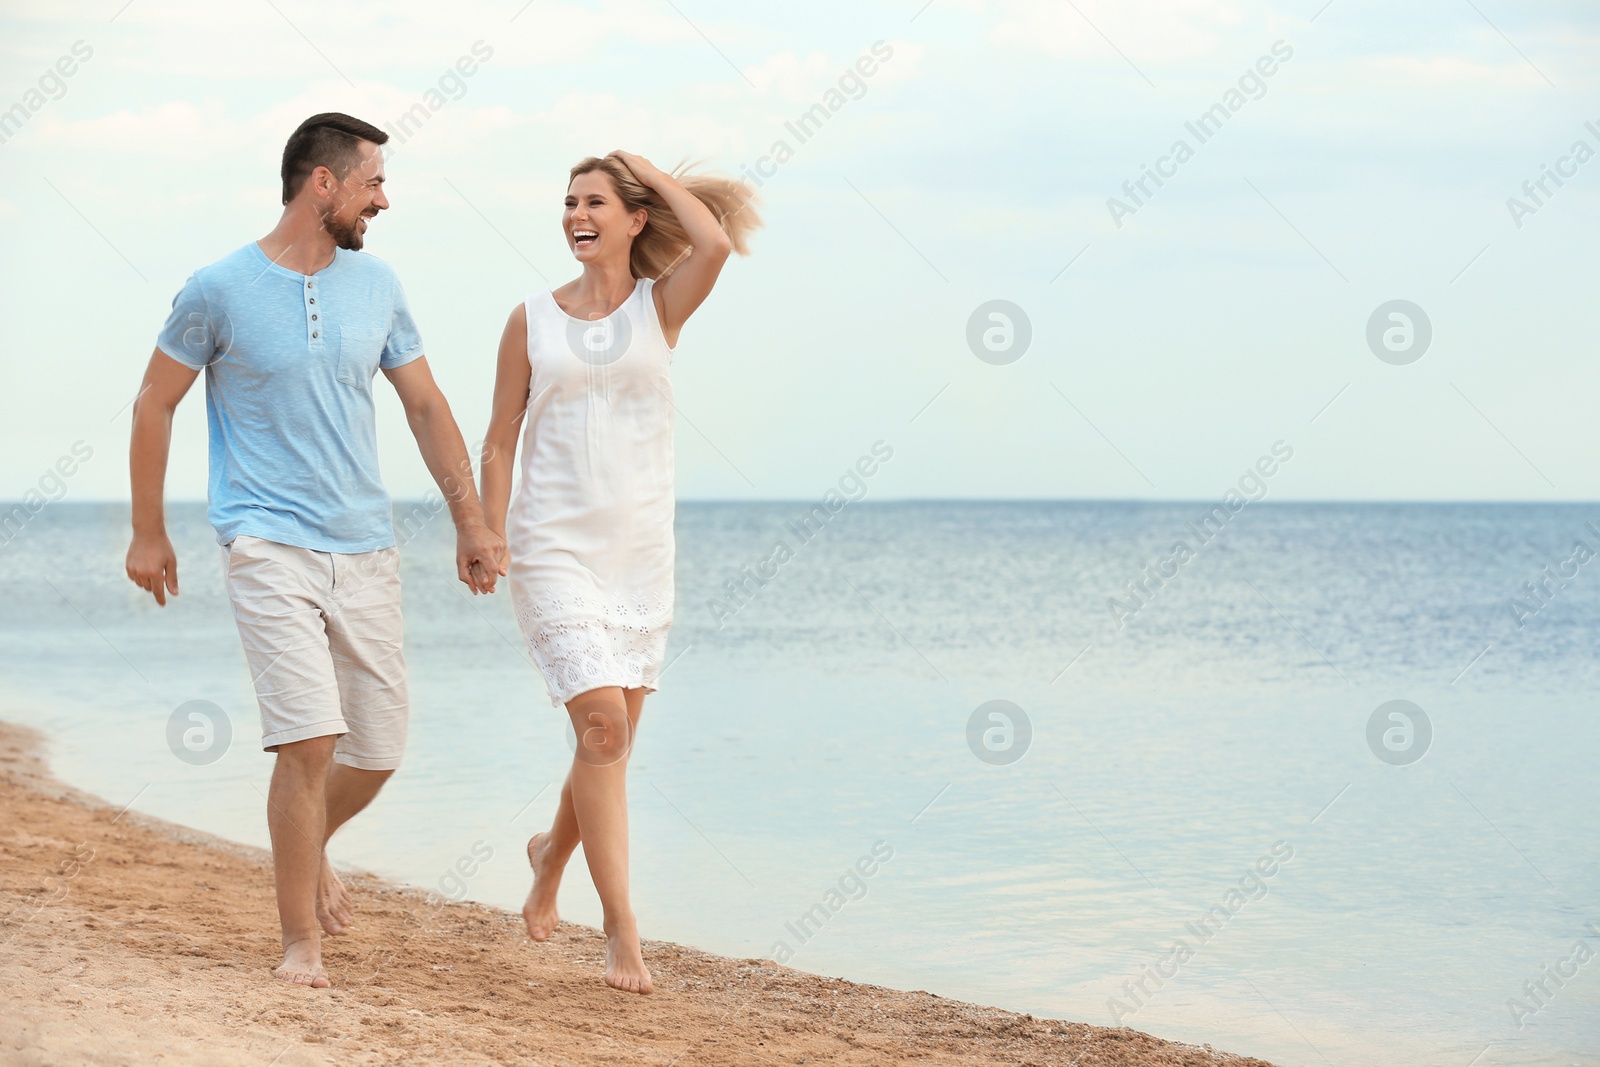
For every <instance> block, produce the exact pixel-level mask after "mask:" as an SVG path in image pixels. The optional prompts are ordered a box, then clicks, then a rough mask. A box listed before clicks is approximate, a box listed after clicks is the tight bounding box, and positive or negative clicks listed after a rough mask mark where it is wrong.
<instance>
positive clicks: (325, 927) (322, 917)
mask: <svg viewBox="0 0 1600 1067" xmlns="http://www.w3.org/2000/svg"><path fill="white" fill-rule="evenodd" d="M354 918H355V913H354V912H352V911H351V910H350V892H349V890H347V889H345V887H344V882H342V881H340V880H339V875H338V873H337V872H335V871H334V869H333V864H331V863H329V862H328V856H327V853H323V856H322V875H321V877H319V878H318V879H317V922H319V923H321V924H322V932H323V933H325V934H327V935H328V936H330V937H332V936H333V935H334V934H341V933H343V932H344V928H345V927H347V926H349V925H350V920H352V919H354Z"/></svg>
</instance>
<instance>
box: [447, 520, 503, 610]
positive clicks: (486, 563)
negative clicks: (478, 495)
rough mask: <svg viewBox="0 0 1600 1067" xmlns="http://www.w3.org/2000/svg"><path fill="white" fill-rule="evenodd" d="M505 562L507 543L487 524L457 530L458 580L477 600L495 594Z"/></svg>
mask: <svg viewBox="0 0 1600 1067" xmlns="http://www.w3.org/2000/svg"><path fill="white" fill-rule="evenodd" d="M506 558H507V553H506V539H505V538H503V537H501V536H500V535H499V534H497V533H495V532H494V531H493V530H491V529H489V527H488V526H487V525H485V524H484V523H482V522H478V521H474V520H469V521H467V522H464V523H462V524H461V525H460V526H457V527H456V576H457V577H458V578H460V579H461V580H462V581H463V582H465V583H466V586H467V588H468V589H471V590H472V592H473V595H474V596H476V595H477V594H478V593H492V592H494V584H495V582H497V581H499V579H500V576H501V575H503V574H505V573H506V564H505V561H506Z"/></svg>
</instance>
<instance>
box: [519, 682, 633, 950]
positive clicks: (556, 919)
mask: <svg viewBox="0 0 1600 1067" xmlns="http://www.w3.org/2000/svg"><path fill="white" fill-rule="evenodd" d="M622 695H623V698H624V699H625V700H626V701H627V705H628V724H629V726H630V728H631V732H630V737H634V738H636V737H638V735H639V713H640V712H641V711H643V710H644V696H645V691H644V690H643V689H624V690H623V691H622ZM582 836H583V835H582V833H581V831H580V830H579V829H578V813H577V811H576V810H575V809H574V808H573V806H572V772H571V771H570V770H569V771H568V772H567V778H566V781H564V782H563V783H562V784H561V802H560V803H559V804H558V805H557V806H556V814H555V818H554V819H552V820H551V822H550V829H549V830H546V831H543V832H541V833H537V834H534V835H533V836H532V837H530V838H528V865H529V866H530V867H532V868H533V888H531V889H529V890H528V899H527V900H526V901H525V902H524V903H523V905H522V921H523V922H524V923H526V924H527V927H528V936H529V937H531V938H533V939H534V940H535V941H545V940H548V939H549V937H550V935H552V934H554V933H555V931H556V926H557V925H558V924H559V923H560V922H561V913H560V911H559V910H558V909H557V908H556V895H557V892H558V891H559V890H560V888H561V875H562V874H563V873H564V872H565V871H566V869H567V861H569V860H570V859H572V853H573V851H574V850H576V849H577V847H578V843H579V841H581V840H582Z"/></svg>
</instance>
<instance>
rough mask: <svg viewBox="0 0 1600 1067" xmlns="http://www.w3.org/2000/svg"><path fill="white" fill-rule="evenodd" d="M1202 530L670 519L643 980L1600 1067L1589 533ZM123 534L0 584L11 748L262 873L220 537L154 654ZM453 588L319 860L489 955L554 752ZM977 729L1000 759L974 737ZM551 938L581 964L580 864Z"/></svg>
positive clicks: (196, 524)
mask: <svg viewBox="0 0 1600 1067" xmlns="http://www.w3.org/2000/svg"><path fill="white" fill-rule="evenodd" d="M413 507H414V505H398V506H397V511H399V512H401V513H408V512H410V511H411V510H412V508H413ZM1205 508H1206V505H1203V504H1199V503H1173V504H1121V503H1065V502H1063V503H994V502H975V503H966V502H924V503H873V502H862V503H855V504H851V505H849V506H848V507H846V508H845V509H844V510H843V511H842V512H840V513H839V514H837V515H835V516H833V517H832V519H831V521H830V522H829V523H828V524H827V526H826V528H825V529H823V530H822V531H821V532H820V533H818V534H817V535H816V536H814V537H812V538H811V539H810V540H809V541H801V540H800V539H799V538H798V537H797V536H796V534H795V533H794V532H793V529H794V526H792V525H791V524H794V525H798V523H799V520H800V518H801V516H802V515H803V514H804V513H805V509H806V506H805V505H803V504H799V503H773V504H687V503H686V504H680V505H679V512H678V531H677V532H678V559H679V562H678V604H677V622H676V623H675V624H674V628H673V631H672V638H671V641H670V645H669V649H668V659H669V661H670V667H669V668H668V670H667V672H666V674H665V676H664V677H663V680H662V686H661V691H660V692H659V693H658V694H656V695H655V696H653V697H651V698H650V699H649V701H648V702H647V705H646V708H645V718H644V726H643V728H642V730H641V733H640V737H639V739H638V745H637V749H636V753H635V756H634V762H633V765H632V771H631V775H630V782H631V787H630V792H631V797H630V799H631V804H632V818H633V850H634V852H633V856H634V858H633V872H634V874H633V879H634V890H635V901H636V906H637V910H638V913H639V919H640V925H641V927H642V929H643V930H644V931H645V933H646V935H647V936H648V937H652V938H659V939H664V940H671V941H678V942H683V943H687V944H691V945H697V946H700V947H703V948H706V949H710V950H713V951H716V952H721V953H726V954H729V955H734V956H741V957H751V956H767V957H771V956H774V955H776V956H777V957H778V958H780V959H784V960H787V961H788V962H789V963H790V964H791V965H793V966H796V967H801V968H804V969H806V970H810V971H815V972H819V973H823V974H828V975H842V976H845V977H849V978H853V979H857V980H862V981H869V982H876V983H881V984H885V985H890V986H896V987H900V988H906V989H926V990H929V991H932V992H935V993H939V994H941V995H943V996H949V997H957V998H961V999H966V1000H973V1001H978V1002H983V1003H992V1004H999V1005H1002V1006H1005V1007H1009V1008H1013V1009H1016V1010H1019V1011H1029V1012H1032V1013H1034V1014H1035V1015H1044V1016H1055V1017H1061V1018H1066V1019H1075V1020H1082V1021H1086V1022H1091V1023H1098V1024H1103V1025H1109V1024H1112V1023H1113V1022H1120V1023H1122V1024H1125V1025H1129V1026H1133V1027H1135V1028H1137V1029H1140V1030H1146V1031H1149V1032H1151V1033H1154V1034H1158V1035H1161V1036H1164V1037H1171V1038H1177V1039H1181V1040H1186V1041H1192V1042H1197V1043H1198V1042H1205V1043H1210V1044H1213V1045H1215V1046H1217V1047H1219V1048H1225V1049H1228V1050H1231V1051H1234V1052H1240V1053H1252V1054H1256V1055H1260V1056H1262V1057H1265V1058H1267V1059H1270V1060H1273V1061H1275V1062H1277V1063H1279V1064H1283V1065H1285V1067H1289V1065H1294V1067H1300V1065H1307V1067H1309V1065H1320V1064H1334V1065H1339V1067H1344V1065H1347V1064H1348V1065H1356V1064H1385V1065H1386V1064H1440V1065H1454V1067H1467V1065H1468V1064H1475V1065H1476V1067H1495V1065H1508V1064H1518V1065H1546V1067H1566V1065H1569V1064H1580V1063H1582V1064H1594V1063H1597V1062H1600V1053H1597V1051H1596V1050H1597V1049H1600V961H1596V960H1591V959H1590V957H1591V956H1594V955H1600V822H1597V816H1600V719H1597V715H1596V710H1597V703H1600V702H1597V699H1596V694H1597V692H1600V656H1597V655H1596V652H1597V642H1600V560H1597V561H1594V562H1587V557H1586V555H1585V554H1583V553H1580V554H1579V555H1580V556H1581V557H1583V558H1584V560H1585V562H1582V563H1580V562H1578V560H1577V559H1574V558H1573V556H1574V552H1573V546H1574V542H1575V541H1580V540H1581V541H1583V542H1585V543H1586V544H1587V545H1588V546H1590V547H1592V548H1594V549H1597V550H1600V534H1596V532H1595V530H1594V529H1592V528H1590V527H1588V526H1587V525H1586V524H1587V523H1588V522H1589V521H1591V520H1593V521H1595V523H1596V525H1597V526H1600V505H1595V506H1586V505H1551V506H1530V505H1505V506H1500V505H1478V504H1474V505H1291V504H1271V503H1261V504H1252V505H1250V506H1248V507H1247V508H1245V509H1244V510H1243V511H1242V512H1240V513H1239V514H1237V515H1235V516H1233V517H1232V518H1231V520H1230V521H1228V522H1227V523H1226V525H1225V527H1224V528H1223V529H1222V531H1221V532H1220V533H1218V534H1217V535H1216V536H1214V537H1213V538H1211V540H1210V541H1209V543H1203V542H1202V541H1201V540H1200V539H1199V538H1198V537H1197V536H1196V535H1195V532H1194V531H1193V530H1192V529H1190V528H1189V526H1188V524H1190V523H1198V521H1199V520H1200V518H1201V516H1202V515H1203V514H1204V513H1205ZM126 526H127V518H126V509H125V507H124V506H116V505H94V504H73V503H60V504H51V505H49V506H48V507H46V508H45V509H44V510H43V511H41V512H40V513H39V514H38V515H37V516H36V517H34V518H33V519H32V520H31V522H29V523H28V524H27V526H26V527H25V528H24V529H23V530H22V532H21V533H20V534H19V535H18V536H17V537H15V539H13V540H12V541H10V543H9V544H4V545H3V546H0V589H3V601H0V603H3V605H4V612H3V617H0V700H3V704H0V717H4V718H7V719H11V720H14V721H20V722H24V723H28V724H31V725H33V726H36V727H39V728H41V729H43V730H44V731H46V733H47V734H48V735H49V736H50V738H51V749H50V756H51V759H52V760H53V763H54V766H55V769H56V771H57V773H58V774H60V775H61V776H62V777H64V778H65V779H67V780H68V781H70V782H72V783H73V784H75V785H78V786H81V787H83V788H86V789H88V790H91V791H93V792H95V793H97V794H99V795H101V796H103V797H105V798H106V799H107V800H109V801H111V802H113V803H115V804H118V805H120V804H123V803H127V802H129V801H132V802H133V807H134V809H135V810H137V811H140V812H146V813H148V814H151V815H155V816H159V817H162V818H165V819H171V820H174V821H177V822H180V823H185V824H188V825H191V826H195V827H199V828H201V829H204V830H208V831H211V832H214V833H217V834H221V835H223V836H226V837H229V838H233V839H236V840H239V841H244V842H248V843H251V844H256V845H261V846H265V845H266V844H267V834H266V826H265V820H264V816H263V808H264V801H263V799H262V793H261V792H260V790H263V789H264V788H265V783H266V781H267V778H268V775H269V773H270V764H271V760H270V758H269V757H268V756H266V755H264V754H262V753H261V752H260V750H259V740H260V730H259V726H258V723H257V718H256V711H255V704H254V699H253V696H252V694H251V690H250V678H249V675H248V673H247V671H246V669H245V665H244V659H243V655H242V653H241V651H240V649H239V644H238V636H237V633H236V631H235V629H234V626H233V621H232V617H231V615H230V613H229V611H228V607H227V602H226V600H225V599H224V597H223V595H222V591H221V582H220V568H219V559H218V550H217V548H216V547H215V545H214V544H213V543H212V540H211V530H210V527H209V526H208V525H207V524H206V522H205V516H204V509H203V507H201V506H198V505H179V506H176V507H174V508H173V519H172V527H173V537H174V541H175V543H176V544H177V547H178V552H179V559H180V575H181V578H182V584H183V590H184V592H183V595H182V596H181V597H179V598H178V599H177V600H176V601H175V602H173V603H172V604H170V605H169V606H168V607H167V608H166V609H165V610H158V609H157V608H156V607H155V605H154V604H153V602H151V601H150V600H149V598H148V597H147V596H146V595H145V594H143V593H141V592H139V591H138V590H136V589H135V588H134V587H133V586H132V585H131V584H129V583H128V581H127V579H126V578H125V577H124V576H123V572H122V557H123V553H124V551H125V549H126V539H125V538H126ZM1180 540H1181V541H1184V542H1185V543H1186V544H1187V546H1188V548H1189V549H1190V551H1191V553H1192V554H1179V555H1178V556H1174V553H1173V545H1174V542H1176V541H1180ZM780 541H782V542H785V543H786V545H787V548H788V552H787V553H777V554H776V558H775V552H774V547H775V545H776V544H777V543H778V542H780ZM452 546H453V536H452V531H451V529H450V526H449V522H448V519H447V517H446V516H444V515H443V514H441V515H439V516H438V517H436V518H434V519H432V521H430V522H426V523H425V524H424V525H423V526H422V528H421V531H420V532H419V533H418V534H417V536H415V537H414V538H412V539H410V540H409V541H408V542H407V543H406V544H405V546H404V548H403V550H402V551H403V553H404V578H405V603H406V624H407V644H408V655H409V658H410V664H411V680H412V700H413V711H412V727H411V740H410V747H409V753H408V762H407V763H406V765H405V767H404V768H402V770H401V772H400V773H399V774H398V775H397V776H396V777H395V779H394V780H393V782H392V783H391V785H390V786H389V788H388V789H387V790H386V791H385V792H384V794H383V796H382V797H381V798H380V800H379V801H378V802H377V803H376V804H375V805H374V807H373V808H372V809H370V810H369V811H368V812H367V813H366V814H364V815H363V816H361V818H359V819H358V820H357V821H356V822H355V823H354V824H352V825H351V826H350V827H349V829H348V830H347V831H345V832H343V833H341V835H340V836H339V837H338V838H336V839H335V847H334V856H335V861H336V862H338V863H340V864H343V865H349V866H357V867H365V868H368V869H371V870H374V871H377V872H380V873H382V874H385V875H389V876H392V877H394V878H397V879H400V880H403V881H406V882H410V883H414V884H418V885H423V886H427V887H430V888H432V889H435V890H437V891H440V892H444V893H447V894H449V895H453V896H462V895H465V896H466V897H470V898H472V899H476V900H481V901H485V902H488V903H491V904H496V905H500V906H503V907H507V908H513V909H515V908H517V907H519V906H520V904H521V901H522V897H523V895H524V894H525V892H526V891H527V885H528V871H527V865H526V862H525V860H524V859H523V856H522V845H523V842H524V841H525V840H526V839H527V837H528V836H529V834H531V833H532V832H534V831H536V830H538V829H540V828H543V827H544V826H545V825H547V824H548V822H549V819H550V816H551V813H552V812H553V810H554V807H555V803H556V795H557V792H558V790H559V785H560V781H561V778H562V776H563V775H564V773H565V769H566V766H567V764H568V762H569V760H570V750H569V749H568V743H567V739H566V726H565V716H564V714H563V713H562V712H561V711H559V710H558V709H554V708H552V707H551V706H550V703H549V699H548V697H547V696H546V695H545V691H544V686H543V684H542V683H541V682H540V680H539V678H538V677H537V675H536V673H535V671H534V669H533V668H532V666H531V665H530V663H529V662H528V660H527V659H526V656H525V655H524V653H523V652H522V651H521V641H520V639H519V636H518V633H517V629H516V624H515V622H514V620H513V618H512V615H511V611H510V605H509V603H508V598H507V597H506V596H505V595H504V594H503V593H501V594H497V595H495V596H493V597H489V598H478V599H474V598H472V597H470V596H468V595H466V594H465V593H464V592H463V591H462V587H460V586H459V584H458V583H457V582H456V581H455V578H454V566H453V555H452ZM778 559H782V562H778ZM1164 560H1165V561H1167V562H1165V563H1164V564H1163V563H1162V562H1161V561H1164ZM764 561H771V562H764ZM1147 565H1150V567H1151V569H1150V571H1149V572H1148V573H1149V574H1151V575H1158V573H1159V572H1158V568H1161V567H1163V566H1164V568H1165V573H1166V574H1167V575H1169V577H1166V578H1163V579H1161V581H1162V582H1163V583H1164V584H1157V581H1156V579H1154V578H1146V577H1145V573H1146V572H1145V568H1146V566H1147ZM1547 566H1548V567H1549V568H1551V571H1550V574H1548V575H1547V574H1546V572H1545V568H1546V567H1547ZM746 567H748V568H750V571H749V575H754V576H755V577H750V576H747V575H745V574H743V573H742V572H743V571H744V568H746ZM1563 571H1564V572H1565V575H1564V576H1563V575H1562V572H1563ZM763 576H767V577H765V578H764V581H765V584H761V579H762V577H763ZM730 580H732V581H734V582H735V583H738V582H741V581H742V582H743V588H744V590H745V592H744V593H741V594H739V595H738V596H734V595H732V594H730V592H729V586H728V585H727V583H728V582H729V581H730ZM1541 581H1543V582H1544V583H1545V586H1544V591H1543V592H1541V593H1540V595H1539V596H1538V597H1535V596H1534V595H1533V594H1532V593H1531V592H1530V591H1529V589H1528V588H1527V586H1526V584H1525V583H1529V582H1534V583H1539V582H1541ZM1129 582H1143V583H1144V585H1145V592H1144V593H1143V594H1142V597H1143V602H1142V603H1141V602H1140V601H1139V600H1136V599H1134V598H1133V597H1132V596H1131V595H1130V594H1129V592H1128V590H1127V586H1126V583H1129ZM1112 597H1115V598H1117V599H1118V601H1119V603H1120V604H1121V608H1120V610H1118V611H1116V612H1113V610H1112V608H1111V607H1109V606H1108V599H1109V598H1112ZM1514 600H1517V601H1520V602H1521V605H1522V606H1521V607H1518V606H1516V604H1514V603H1513V601H1514ZM1135 609H1136V610H1135ZM1119 621H1120V623H1121V625H1120V626H1119V625H1118V623H1119ZM1397 700H1398V701H1408V702H1410V705H1409V706H1408V705H1395V706H1393V707H1390V708H1386V709H1385V710H1384V711H1383V712H1382V713H1380V714H1379V716H1378V719H1379V721H1378V723H1377V725H1376V727H1375V728H1374V729H1372V730H1371V731H1369V721H1370V720H1372V719H1373V716H1374V713H1375V712H1377V711H1378V709H1379V708H1380V706H1382V705H1385V704H1387V703H1388V702H1390V701H1397ZM189 701H210V702H212V703H214V704H215V705H217V706H218V707H219V708H221V709H222V711H223V714H224V715H225V716H226V719H227V722H228V724H229V725H230V726H231V732H232V741H231V745H229V746H228V747H227V749H226V750H225V751H224V750H222V749H220V748H215V749H214V751H213V754H215V752H216V751H221V752H222V755H221V756H220V758H218V759H215V761H214V762H210V763H206V764H203V765H194V764H191V763H189V762H185V761H184V760H182V759H180V758H178V757H177V756H176V755H175V754H174V751H173V750H172V749H171V748H170V747H169V742H168V725H169V720H170V719H171V717H172V716H173V713H174V711H175V710H176V709H178V708H179V707H180V706H181V705H183V704H185V703H187V702H189ZM990 701H1007V702H1010V704H1011V705H1013V706H1014V708H1015V709H1019V710H1020V712H1021V714H1020V715H1019V714H1017V711H1016V710H1007V709H1006V706H1004V705H1000V706H998V707H999V709H1000V711H1001V712H1003V713H1004V715H1003V717H1002V718H990V717H989V716H990V713H991V711H994V710H995V709H994V708H986V709H984V710H983V711H982V712H981V713H978V714H977V721H976V724H975V725H974V724H973V722H974V715H975V713H977V712H978V709H979V708H980V707H981V706H982V705H985V704H987V703H988V702H990ZM1397 709H1398V713H1399V714H1401V717H1400V718H1390V717H1389V713H1390V712H1391V711H1396V710H1397ZM1369 734H1370V739H1369ZM1386 734H1387V742H1386V741H1385V739H1384V738H1385V735H1386ZM213 745H214V746H215V745H216V742H215V740H214V741H213ZM179 747H180V749H181V748H182V746H181V745H180V746H179ZM184 751H185V752H186V753H187V750H184ZM1380 753H1381V754H1382V756H1383V757H1385V758H1380ZM1419 754H1420V758H1418V757H1419ZM191 758H193V757H191ZM875 850H876V851H875ZM486 851H488V852H492V858H491V859H489V860H488V861H487V862H484V863H481V864H476V865H474V864H472V863H469V864H467V865H466V866H467V867H468V868H469V869H473V870H474V872H475V873H473V874H472V876H471V877H464V876H461V875H460V874H458V873H452V872H453V871H454V870H455V868H456V865H457V861H458V860H460V859H462V858H463V857H467V858H469V859H471V858H473V856H474V852H476V854H477V856H479V857H481V856H482V855H483V853H484V852H486ZM885 855H887V856H888V857H889V858H887V859H884V858H883V857H884V856H885ZM858 865H859V866H858ZM861 870H870V871H871V872H872V873H871V874H870V875H862V874H860V873H859V871H861ZM852 871H856V872H858V873H855V874H852V873H851V872H852ZM1268 872H1270V873H1268ZM562 892H563V897H562V908H563V913H564V915H566V917H568V918H571V919H575V920H578V921H581V922H586V923H592V924H595V925H598V923H599V918H600V913H599V907H598V902H597V900H596V898H595V896H594V893H593V890H592V888H591V887H590V885H589V882H588V877H587V872H586V871H584V869H583V867H582V862H581V856H580V857H578V858H575V860H574V867H573V870H572V873H571V876H570V877H569V878H568V879H567V881H566V884H565V885H564V887H563V890H562ZM1586 924H1589V925H1588V926H1586ZM264 936H265V937H266V940H267V942H269V943H270V939H271V936H275V935H272V932H271V931H264ZM1551 975H1557V976H1558V977H1556V978H1552V977H1550V976H1551ZM1560 976H1564V977H1560ZM597 980H598V979H597ZM1539 983H1542V985H1543V987H1542V988H1541V987H1540V984H1539ZM1474 1057H1478V1058H1477V1059H1476V1060H1474Z"/></svg>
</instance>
